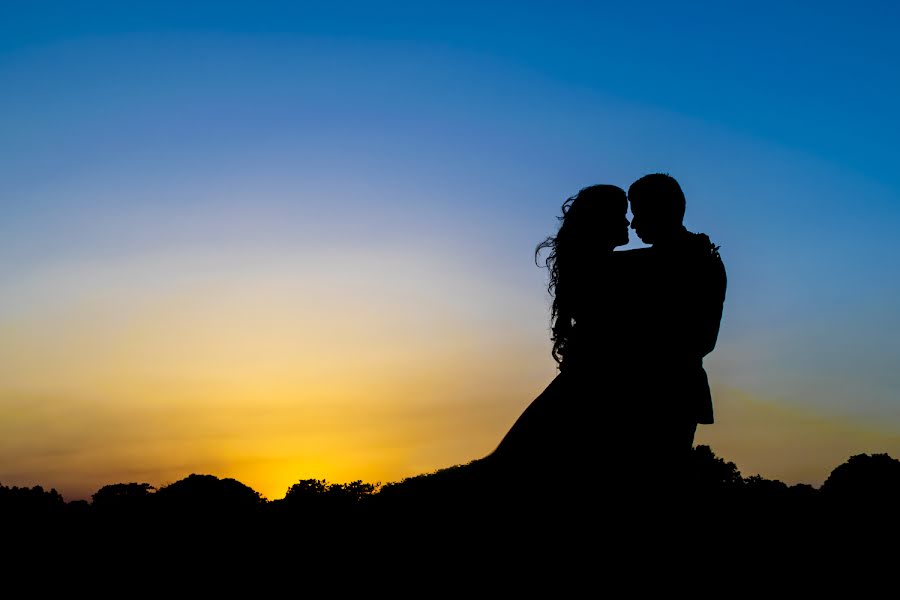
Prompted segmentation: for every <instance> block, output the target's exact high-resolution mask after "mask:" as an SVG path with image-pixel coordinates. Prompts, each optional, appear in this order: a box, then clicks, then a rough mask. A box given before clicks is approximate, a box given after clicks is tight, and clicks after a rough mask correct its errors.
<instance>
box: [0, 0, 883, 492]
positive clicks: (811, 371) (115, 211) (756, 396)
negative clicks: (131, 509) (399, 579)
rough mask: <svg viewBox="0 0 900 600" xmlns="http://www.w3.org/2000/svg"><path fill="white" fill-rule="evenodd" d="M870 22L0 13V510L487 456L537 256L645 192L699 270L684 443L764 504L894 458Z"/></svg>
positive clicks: (483, 13) (544, 360) (564, 10)
mask: <svg viewBox="0 0 900 600" xmlns="http://www.w3.org/2000/svg"><path fill="white" fill-rule="evenodd" d="M898 25H900V8H898V7H897V6H896V5H895V4H894V3H892V2H861V3H853V4H847V3H841V2H818V3H810V2H753V3H750V2H729V3H717V2H703V3H695V2H680V3H677V5H673V4H672V3H666V2H633V3H628V4H627V6H625V5H623V3H606V2H560V1H557V2H524V3H523V2H515V3H513V2H460V1H456V2H446V3H443V2H434V3H422V2H405V1H400V2H391V3H371V2H369V3H366V2H354V1H348V2H342V3H323V2H316V3H311V2H303V1H300V2H266V1H259V2H253V3H249V2H228V1H219V2H189V3H181V2H170V1H158V2H129V3H121V2H91V1H85V2H79V3H70V2H42V1H33V2H18V1H8V0H2V1H0V484H3V485H19V486H21V485H28V486H32V485H42V486H44V487H45V488H50V487H54V488H56V489H57V490H59V491H60V493H62V494H63V496H64V497H65V498H66V499H67V500H72V499H79V498H89V497H90V494H92V493H93V492H95V491H96V490H97V489H99V487H101V486H102V485H106V484H109V483H118V482H130V481H135V482H148V483H150V484H152V485H154V486H157V487H158V486H161V485H165V484H167V483H172V482H174V481H176V480H178V479H181V478H182V477H185V476H187V475H189V474H190V473H210V474H214V475H217V476H219V477H234V478H237V479H239V480H240V481H242V482H243V483H245V484H247V485H250V486H251V487H253V488H254V489H256V490H258V491H260V492H261V493H263V495H265V496H266V497H268V498H269V499H276V498H281V497H283V496H284V493H285V491H286V490H287V488H288V487H289V486H290V485H291V484H292V483H295V482H296V481H298V480H300V479H308V478H317V479H326V480H328V481H329V482H348V481H353V480H358V479H361V480H363V481H367V482H373V483H374V482H381V483H386V482H389V481H398V480H400V479H402V478H404V477H409V476H413V475H417V474H421V473H426V472H431V471H434V470H437V469H440V468H444V467H448V466H452V465H456V464H463V463H466V462H468V461H470V460H473V459H475V458H479V457H481V456H485V455H486V454H488V453H489V452H491V451H492V450H493V448H494V447H495V446H496V445H497V443H499V441H500V439H501V438H502V436H503V434H504V433H505V432H506V431H507V430H508V429H509V427H510V426H511V425H512V423H513V422H514V421H515V419H516V418H517V417H518V415H519V414H521V412H522V410H524V408H525V407H526V406H528V404H529V403H530V402H531V400H533V399H534V398H535V397H536V396H537V395H538V394H539V393H540V391H541V390H542V389H543V388H544V387H545V386H546V385H547V384H548V383H549V382H550V381H551V380H552V378H553V377H554V376H555V374H556V364H555V362H554V361H553V359H552V357H551V355H550V348H551V343H550V340H549V305H550V301H551V298H550V296H549V295H548V293H547V291H546V282H547V273H546V271H545V270H543V269H540V268H538V267H537V266H536V265H535V262H534V249H535V246H536V245H537V243H539V242H540V241H542V240H543V239H544V238H545V237H546V236H548V235H551V234H552V233H554V232H555V230H556V227H557V223H558V222H557V216H558V214H559V210H560V205H561V204H562V202H563V201H564V200H565V199H566V198H567V197H568V196H571V195H573V194H575V193H576V192H577V191H578V190H579V189H580V188H582V187H584V186H587V185H591V184H595V183H611V184H615V185H619V186H621V187H623V188H627V187H628V185H629V184H630V183H631V182H632V181H634V180H635V179H637V178H638V177H640V176H642V175H644V174H646V173H651V172H667V173H669V174H671V175H672V176H674V177H676V179H678V181H679V182H680V183H681V185H682V188H683V189H684V191H685V195H686V197H687V204H688V206H687V214H686V216H685V224H686V225H687V227H688V228H689V229H691V230H693V231H702V232H705V233H707V234H708V235H709V236H710V237H711V238H712V239H713V240H714V241H715V242H716V243H718V244H720V245H721V250H720V251H721V254H722V257H723V259H724V261H725V265H726V269H727V271H728V292H727V298H726V304H725V311H724V317H723V321H722V326H721V332H720V337H719V343H718V346H717V348H716V350H715V351H714V352H713V353H712V354H711V355H709V356H708V357H707V358H706V361H705V364H706V368H707V371H708V373H709V377H710V382H711V385H712V388H713V399H714V406H715V414H716V423H715V424H712V425H703V426H700V428H699V429H698V433H697V437H696V439H695V442H696V443H698V444H699V443H703V444H709V445H710V446H711V447H712V449H713V451H714V452H716V454H717V455H719V456H721V457H723V458H725V459H727V460H730V461H733V462H735V463H736V465H737V466H738V468H739V469H740V470H741V472H742V473H743V474H744V475H753V474H760V475H762V476H764V477H768V478H772V479H780V480H782V481H785V482H786V483H790V484H794V483H808V484H812V485H820V484H821V483H822V481H823V480H824V479H825V478H827V476H828V474H829V473H830V471H831V469H833V468H834V467H836V466H837V465H839V464H840V463H842V462H844V461H846V459H847V458H849V457H850V456H851V455H854V454H859V453H873V452H887V453H889V454H891V455H892V456H894V457H900V371H898V369H897V368H896V365H897V364H900V340H898V335H897V334H898V332H900V315H898V310H897V308H896V307H897V306H900V270H898V269H897V268H896V266H895V263H896V262H897V259H898V258H900V239H898V233H900V169H898V166H900V150H898V146H897V144H896V140H897V139H898V137H900V113H898V112H897V110H896V107H897V106H900V39H898V37H897V36H896V29H897V26H898ZM632 237H634V236H633V234H632ZM640 245H641V244H640V242H639V240H633V241H632V242H631V243H630V244H629V246H628V248H632V247H640ZM620 426H622V427H628V428H632V429H634V430H635V435H636V439H637V437H638V434H639V428H640V424H639V423H622V424H620Z"/></svg>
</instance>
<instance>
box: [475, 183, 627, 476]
mask: <svg viewBox="0 0 900 600" xmlns="http://www.w3.org/2000/svg"><path fill="white" fill-rule="evenodd" d="M627 210H628V200H627V197H626V194H625V191H624V190H623V189H621V188H619V187H617V186H614V185H593V186H590V187H586V188H583V189H582V190H580V191H579V192H578V193H577V194H576V195H575V196H572V197H570V198H568V199H567V200H566V201H565V202H564V203H563V205H562V216H560V217H559V220H560V226H559V229H558V231H557V233H556V235H554V236H550V237H548V238H547V239H546V240H544V241H543V242H542V243H541V244H539V245H538V247H537V249H536V250H535V260H536V261H539V260H540V256H541V253H542V252H543V251H547V254H546V258H545V260H544V264H545V266H546V267H547V268H548V270H549V284H548V291H549V292H550V294H551V296H552V297H553V303H552V307H551V311H550V312H551V340H552V342H553V350H552V354H553V358H554V359H555V360H556V361H557V363H558V365H559V370H560V372H559V374H558V375H557V376H556V377H555V378H554V379H553V381H552V382H551V383H550V384H549V385H548V386H547V388H546V389H545V390H544V391H543V392H542V393H541V394H540V395H539V396H538V397H537V398H535V399H534V401H532V403H531V404H530V405H529V406H528V407H527V408H526V409H525V411H524V412H523V413H522V415H521V416H520V417H519V418H518V420H517V421H516V422H515V424H514V425H513V426H512V428H511V429H510V430H509V431H508V432H507V434H506V435H505V436H504V437H503V439H502V441H501V442H500V444H499V445H498V446H497V448H496V449H495V450H494V451H493V452H492V453H491V454H489V455H488V456H486V457H485V458H483V459H481V461H482V467H483V468H484V469H487V470H489V471H490V472H491V473H492V474H493V478H494V480H495V482H500V483H502V484H506V485H507V486H511V487H512V488H516V487H521V485H522V483H523V482H525V481H532V482H534V481H551V480H559V479H562V480H564V481H575V480H576V479H580V478H583V477H584V476H585V475H587V474H588V473H591V472H597V471H598V470H602V471H603V472H604V474H605V476H611V475H614V473H613V471H614V470H616V469H618V470H619V471H621V470H622V469H624V468H625V465H624V462H623V461H622V460H620V459H619V460H612V457H613V456H614V454H615V452H614V451H615V449H616V448H617V446H619V437H620V435H619V434H618V432H617V430H616V428H615V427H613V426H610V425H615V424H617V423H618V422H619V420H620V417H622V416H623V415H621V414H618V413H621V412H622V411H623V410H624V409H625V408H627V405H626V404H624V403H623V402H622V401H621V397H622V394H623V393H624V392H625V391H626V390H625V389H624V383H626V381H627V379H628V377H627V376H626V375H625V374H626V372H627V369H626V367H627V361H628V360H629V358H631V356H630V355H631V352H630V351H629V350H630V349H629V347H628V342H629V340H630V339H631V338H630V337H629V335H628V331H627V328H628V321H627V319H626V315H627V314H628V313H629V312H630V311H629V310H628V309H629V307H628V306H627V304H628V302H629V296H628V292H629V290H632V289H634V287H633V286H634V284H635V283H636V282H635V281H632V280H631V279H633V277H634V272H635V271H634V269H633V268H631V265H630V264H629V263H630V262H631V261H629V257H630V254H629V253H626V252H618V253H614V252H613V250H614V249H615V248H616V247H618V246H622V245H625V244H627V243H628V226H629V221H628V219H627V216H626V213H627ZM620 458H621V457H620ZM620 474H622V473H620ZM572 478H576V479H572ZM547 491H548V493H553V492H551V491H550V490H547ZM557 491H558V490H557Z"/></svg>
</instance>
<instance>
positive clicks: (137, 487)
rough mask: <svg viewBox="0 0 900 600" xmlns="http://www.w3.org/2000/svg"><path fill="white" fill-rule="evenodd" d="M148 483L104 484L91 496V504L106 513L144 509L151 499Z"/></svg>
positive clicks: (151, 493)
mask: <svg viewBox="0 0 900 600" xmlns="http://www.w3.org/2000/svg"><path fill="white" fill-rule="evenodd" d="M155 489H156V488H154V487H153V486H152V485H150V484H149V483H114V484H111V485H105V486H103V487H102V488H100V489H99V490H97V492H96V493H94V494H93V495H92V496H91V506H92V507H93V508H94V509H95V510H98V511H101V512H106V513H112V512H115V513H121V512H124V511H141V510H145V509H146V508H147V507H148V506H149V504H150V501H151V499H152V496H153V490H155Z"/></svg>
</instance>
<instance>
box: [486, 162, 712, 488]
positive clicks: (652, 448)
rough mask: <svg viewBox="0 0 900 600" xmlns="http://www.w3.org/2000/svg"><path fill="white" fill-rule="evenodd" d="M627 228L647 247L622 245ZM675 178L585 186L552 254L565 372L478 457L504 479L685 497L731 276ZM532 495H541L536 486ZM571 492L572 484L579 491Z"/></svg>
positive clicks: (550, 247)
mask: <svg viewBox="0 0 900 600" xmlns="http://www.w3.org/2000/svg"><path fill="white" fill-rule="evenodd" d="M629 202H630V204H631V211H632V216H633V218H632V221H631V223H630V225H631V228H632V229H634V230H635V232H636V233H637V235H638V237H639V238H640V239H641V240H642V241H643V242H644V243H646V244H649V247H647V248H641V249H635V250H625V251H617V252H614V251H613V250H614V249H615V248H617V247H619V246H623V245H625V244H626V243H628V226H629V221H628V219H627V210H628V204H629ZM684 212H685V198H684V194H683V193H682V190H681V187H680V186H679V184H678V182H677V181H676V180H675V179H673V178H672V177H670V176H668V175H664V174H652V175H647V176H645V177H642V178H641V179H639V180H637V181H636V182H634V183H633V184H632V185H631V186H630V188H629V190H628V194H627V196H626V193H625V191H624V190H622V189H621V188H619V187H616V186H613V185H595V186H591V187H587V188H584V189H582V190H581V191H580V192H579V193H578V194H577V195H575V196H574V197H571V198H569V199H567V200H566V201H565V203H564V204H563V205H562V216H561V217H560V221H561V223H560V227H559V230H558V232H557V233H556V235H555V236H551V237H549V238H547V239H546V240H545V241H544V242H543V243H541V244H540V245H539V246H538V248H537V250H536V254H535V256H536V258H537V257H538V256H540V253H541V252H542V251H545V250H546V251H548V253H547V255H546V259H545V264H546V266H547V267H548V269H549V272H550V283H549V286H548V289H549V292H550V294H551V295H552V297H553V304H552V309H551V330H552V341H553V357H554V358H555V359H556V361H557V362H558V363H559V369H560V373H559V374H558V375H557V376H556V378H555V379H554V380H553V381H552V382H551V383H550V385H549V386H548V387H547V388H546V389H545V390H544V391H543V392H542V393H541V395H540V396H538V397H537V398H536V399H535V400H534V401H533V402H532V403H531V405H530V406H529V407H528V408H527V409H526V410H525V411H524V413H523V414H522V415H521V416H520V417H519V419H518V420H517V421H516V423H515V424H514V425H513V427H512V428H511V429H510V430H509V432H508V433H507V434H506V436H505V437H504V438H503V440H502V442H501V443H500V444H499V446H498V447H497V449H496V450H495V451H494V452H493V453H492V454H491V455H489V456H488V457H486V458H485V459H483V461H484V463H485V465H487V466H489V468H490V470H491V472H492V473H494V474H496V475H497V476H498V477H501V478H503V479H504V481H506V482H507V483H508V484H510V485H513V486H516V485H519V486H521V487H520V493H521V494H523V495H524V494H528V493H531V492H530V491H529V490H527V486H528V485H535V484H539V485H543V486H546V485H550V482H556V483H557V484H559V485H561V486H563V487H561V488H560V489H557V490H555V491H554V490H546V491H547V494H548V495H554V494H563V495H564V494H566V491H565V486H566V485H567V484H574V483H575V482H576V481H577V482H579V485H578V489H579V490H581V491H582V493H583V490H584V489H585V488H586V486H597V487H596V488H594V489H596V492H595V493H596V494H598V496H597V497H596V498H594V499H592V500H586V501H587V502H592V501H596V500H603V499H606V500H613V501H614V500H615V499H616V498H618V499H620V500H621V501H622V502H624V503H630V502H633V501H649V502H654V501H656V500H658V499H659V498H661V497H662V496H661V495H663V496H665V497H666V498H667V499H672V498H675V497H677V494H679V493H680V491H682V488H681V485H682V483H683V482H684V481H685V480H686V478H687V474H686V473H685V470H684V469H685V466H686V463H687V460H688V459H689V457H690V453H691V449H692V446H693V439H694V433H695V431H696V428H697V424H698V423H712V422H713V412H712V399H711V395H710V388H709V384H708V382H707V376H706V372H705V370H704V368H703V357H704V356H706V355H707V354H709V353H710V352H711V351H712V350H713V348H714V347H715V345H716V339H717V337H718V333H719V322H720V320H721V317H722V307H723V303H724V299H725V286H726V277H725V269H724V266H723V263H722V260H721V258H720V256H719V253H718V246H715V245H714V244H713V243H711V242H710V240H709V238H708V237H707V236H706V235H704V234H698V233H692V232H690V231H688V230H687V229H686V228H685V227H684V225H683V223H682V221H683V217H684ZM532 491H534V490H532ZM572 491H573V493H575V490H574V488H572Z"/></svg>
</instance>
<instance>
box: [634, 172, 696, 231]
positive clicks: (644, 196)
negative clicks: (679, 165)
mask: <svg viewBox="0 0 900 600" xmlns="http://www.w3.org/2000/svg"><path fill="white" fill-rule="evenodd" d="M628 199H629V200H630V201H631V203H632V205H634V204H635V203H637V204H640V205H642V206H645V207H647V210H652V211H653V212H654V213H657V214H659V216H663V215H665V216H666V217H668V218H669V219H672V220H677V221H678V222H679V223H681V221H682V220H683V219H684V207H685V201H684V192H682V191H681V186H680V185H678V182H677V181H675V178H674V177H671V176H669V174H668V173H652V174H650V175H644V176H643V177H641V178H640V179H638V180H637V181H635V182H634V183H632V184H631V187H629V188H628ZM651 207H652V208H651Z"/></svg>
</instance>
